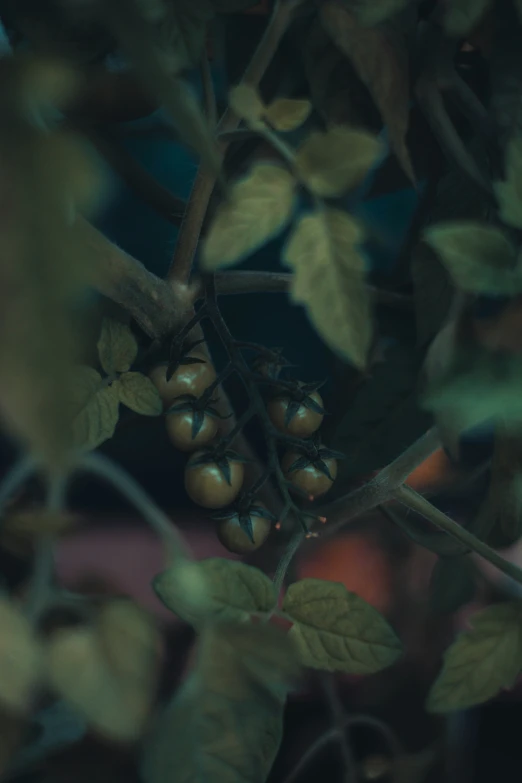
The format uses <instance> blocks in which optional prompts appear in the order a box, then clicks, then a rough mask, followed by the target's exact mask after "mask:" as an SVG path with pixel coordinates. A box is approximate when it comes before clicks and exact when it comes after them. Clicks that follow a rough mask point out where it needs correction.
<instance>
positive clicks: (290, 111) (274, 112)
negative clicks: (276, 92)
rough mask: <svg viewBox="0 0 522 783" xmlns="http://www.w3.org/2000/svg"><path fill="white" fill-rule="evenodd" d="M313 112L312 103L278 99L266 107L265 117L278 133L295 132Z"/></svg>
mask: <svg viewBox="0 0 522 783" xmlns="http://www.w3.org/2000/svg"><path fill="white" fill-rule="evenodd" d="M311 111H312V104H311V103H310V101H307V100H302V101H300V100H295V99H293V98H278V99H277V100H275V101H273V102H272V103H271V104H270V105H269V106H267V107H266V110H265V112H264V117H265V119H266V120H268V122H269V123H270V125H271V126H272V127H273V128H275V130H277V131H281V132H285V131H293V130H296V129H297V128H300V127H301V125H302V124H303V123H304V122H306V120H307V119H308V117H309V116H310V113H311Z"/></svg>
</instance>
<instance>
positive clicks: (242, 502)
mask: <svg viewBox="0 0 522 783" xmlns="http://www.w3.org/2000/svg"><path fill="white" fill-rule="evenodd" d="M253 517H263V519H268V520H269V521H270V522H276V521H277V517H276V516H275V515H274V514H272V512H271V511H269V510H268V509H267V508H265V506H262V505H260V503H259V502H256V501H255V500H253V499H251V498H249V497H248V495H244V496H243V497H242V498H239V500H237V501H236V502H235V503H234V504H233V505H231V506H229V507H228V508H224V509H223V510H221V511H217V512H216V513H215V514H212V519H215V520H216V521H217V522H221V521H226V520H229V519H237V520H238V522H239V524H240V526H241V528H242V530H243V531H244V532H245V533H246V534H247V536H248V538H249V539H250V541H251V542H252V543H253V544H255V540H254V524H253Z"/></svg>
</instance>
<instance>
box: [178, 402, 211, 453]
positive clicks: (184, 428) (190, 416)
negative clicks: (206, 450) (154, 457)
mask: <svg viewBox="0 0 522 783" xmlns="http://www.w3.org/2000/svg"><path fill="white" fill-rule="evenodd" d="M193 421H194V411H191V410H188V411H183V412H181V413H169V414H167V416H166V426H167V433H168V436H169V438H170V440H171V442H172V444H173V445H174V446H175V447H176V448H177V449H179V450H180V451H195V450H196V449H200V448H201V447H202V446H206V445H207V444H208V443H210V441H211V440H213V439H214V438H215V437H216V434H217V431H218V425H217V422H216V420H215V419H213V418H212V416H209V415H208V414H207V413H205V415H204V417H203V423H202V425H201V427H200V430H199V432H198V433H197V435H196V437H195V438H193V437H192V424H193Z"/></svg>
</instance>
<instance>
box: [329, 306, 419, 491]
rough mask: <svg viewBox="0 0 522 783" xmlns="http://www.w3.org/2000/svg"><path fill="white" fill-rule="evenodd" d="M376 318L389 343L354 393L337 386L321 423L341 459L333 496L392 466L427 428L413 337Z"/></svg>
mask: <svg viewBox="0 0 522 783" xmlns="http://www.w3.org/2000/svg"><path fill="white" fill-rule="evenodd" d="M379 318H380V323H379V330H380V331H381V330H382V333H383V334H386V335H387V336H391V337H392V338H393V344H392V345H389V344H386V343H385V345H384V347H383V345H382V343H381V345H380V346H379V345H378V346H377V349H378V350H379V354H377V355H376V356H375V358H374V360H373V361H371V360H370V362H369V364H370V367H371V372H369V373H368V376H367V377H366V378H365V379H364V380H363V381H362V383H360V384H358V385H357V387H356V388H354V384H353V380H352V379H350V378H347V381H346V382H345V384H339V387H338V389H336V393H335V396H336V397H337V399H335V398H334V400H333V401H332V405H333V406H334V408H333V409H332V417H331V419H332V421H331V424H330V421H328V420H327V421H326V427H331V429H330V432H329V435H330V442H331V445H332V447H333V448H335V449H339V450H340V451H342V452H344V453H345V454H346V459H345V460H343V461H342V462H340V463H339V465H338V475H337V479H336V481H335V484H334V486H333V488H332V490H331V492H332V494H334V495H335V494H336V493H337V491H338V492H339V493H340V494H343V492H346V491H348V488H349V486H350V485H353V482H354V480H355V481H357V480H358V478H359V477H360V476H362V475H366V474H368V473H371V472H373V471H374V470H379V469H381V468H383V467H384V466H385V465H387V464H388V463H390V462H392V461H393V460H394V459H395V458H396V457H398V456H399V455H400V454H401V453H402V452H403V451H404V449H406V448H407V447H408V446H411V444H412V443H414V441H415V440H416V439H417V438H420V436H421V435H422V434H423V433H424V432H426V430H427V429H429V427H430V426H431V425H432V418H431V416H430V415H429V414H428V413H427V412H426V411H425V410H423V409H422V408H421V407H420V405H419V399H418V397H419V393H418V377H419V370H420V365H421V357H420V355H419V352H418V351H417V350H416V348H415V343H414V341H413V334H412V333H411V330H410V331H409V334H408V335H406V334H405V333H404V328H403V327H402V325H401V324H400V323H398V319H397V318H396V316H393V319H390V318H388V320H386V321H383V314H382V312H381V313H379ZM336 385H337V384H336ZM334 417H335V418H334Z"/></svg>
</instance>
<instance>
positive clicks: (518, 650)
mask: <svg viewBox="0 0 522 783" xmlns="http://www.w3.org/2000/svg"><path fill="white" fill-rule="evenodd" d="M470 625H471V628H470V629H469V630H466V631H463V632H462V633H461V634H460V635H459V636H458V637H457V639H456V641H455V642H453V644H452V645H451V647H449V649H448V650H447V651H446V654H445V656H444V665H443V668H442V671H441V673H440V674H439V676H438V678H437V680H436V681H435V683H434V684H433V686H432V688H431V691H430V694H429V697H428V702H427V709H428V710H429V711H430V712H435V713H440V712H442V713H444V712H452V711H454V710H464V709H467V708H468V707H473V706H474V705H476V704H482V703H483V702H486V701H488V700H489V699H492V698H493V697H494V696H496V695H497V694H498V693H499V692H500V691H501V690H502V689H503V688H510V687H511V686H512V685H513V684H514V682H515V680H516V678H517V677H518V675H519V674H520V671H521V668H522V605H521V604H520V603H519V602H512V603H505V604H497V605H495V606H489V607H488V608H487V609H484V610H483V611H481V612H478V613H477V614H474V615H473V616H472V618H471V620H470Z"/></svg>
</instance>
